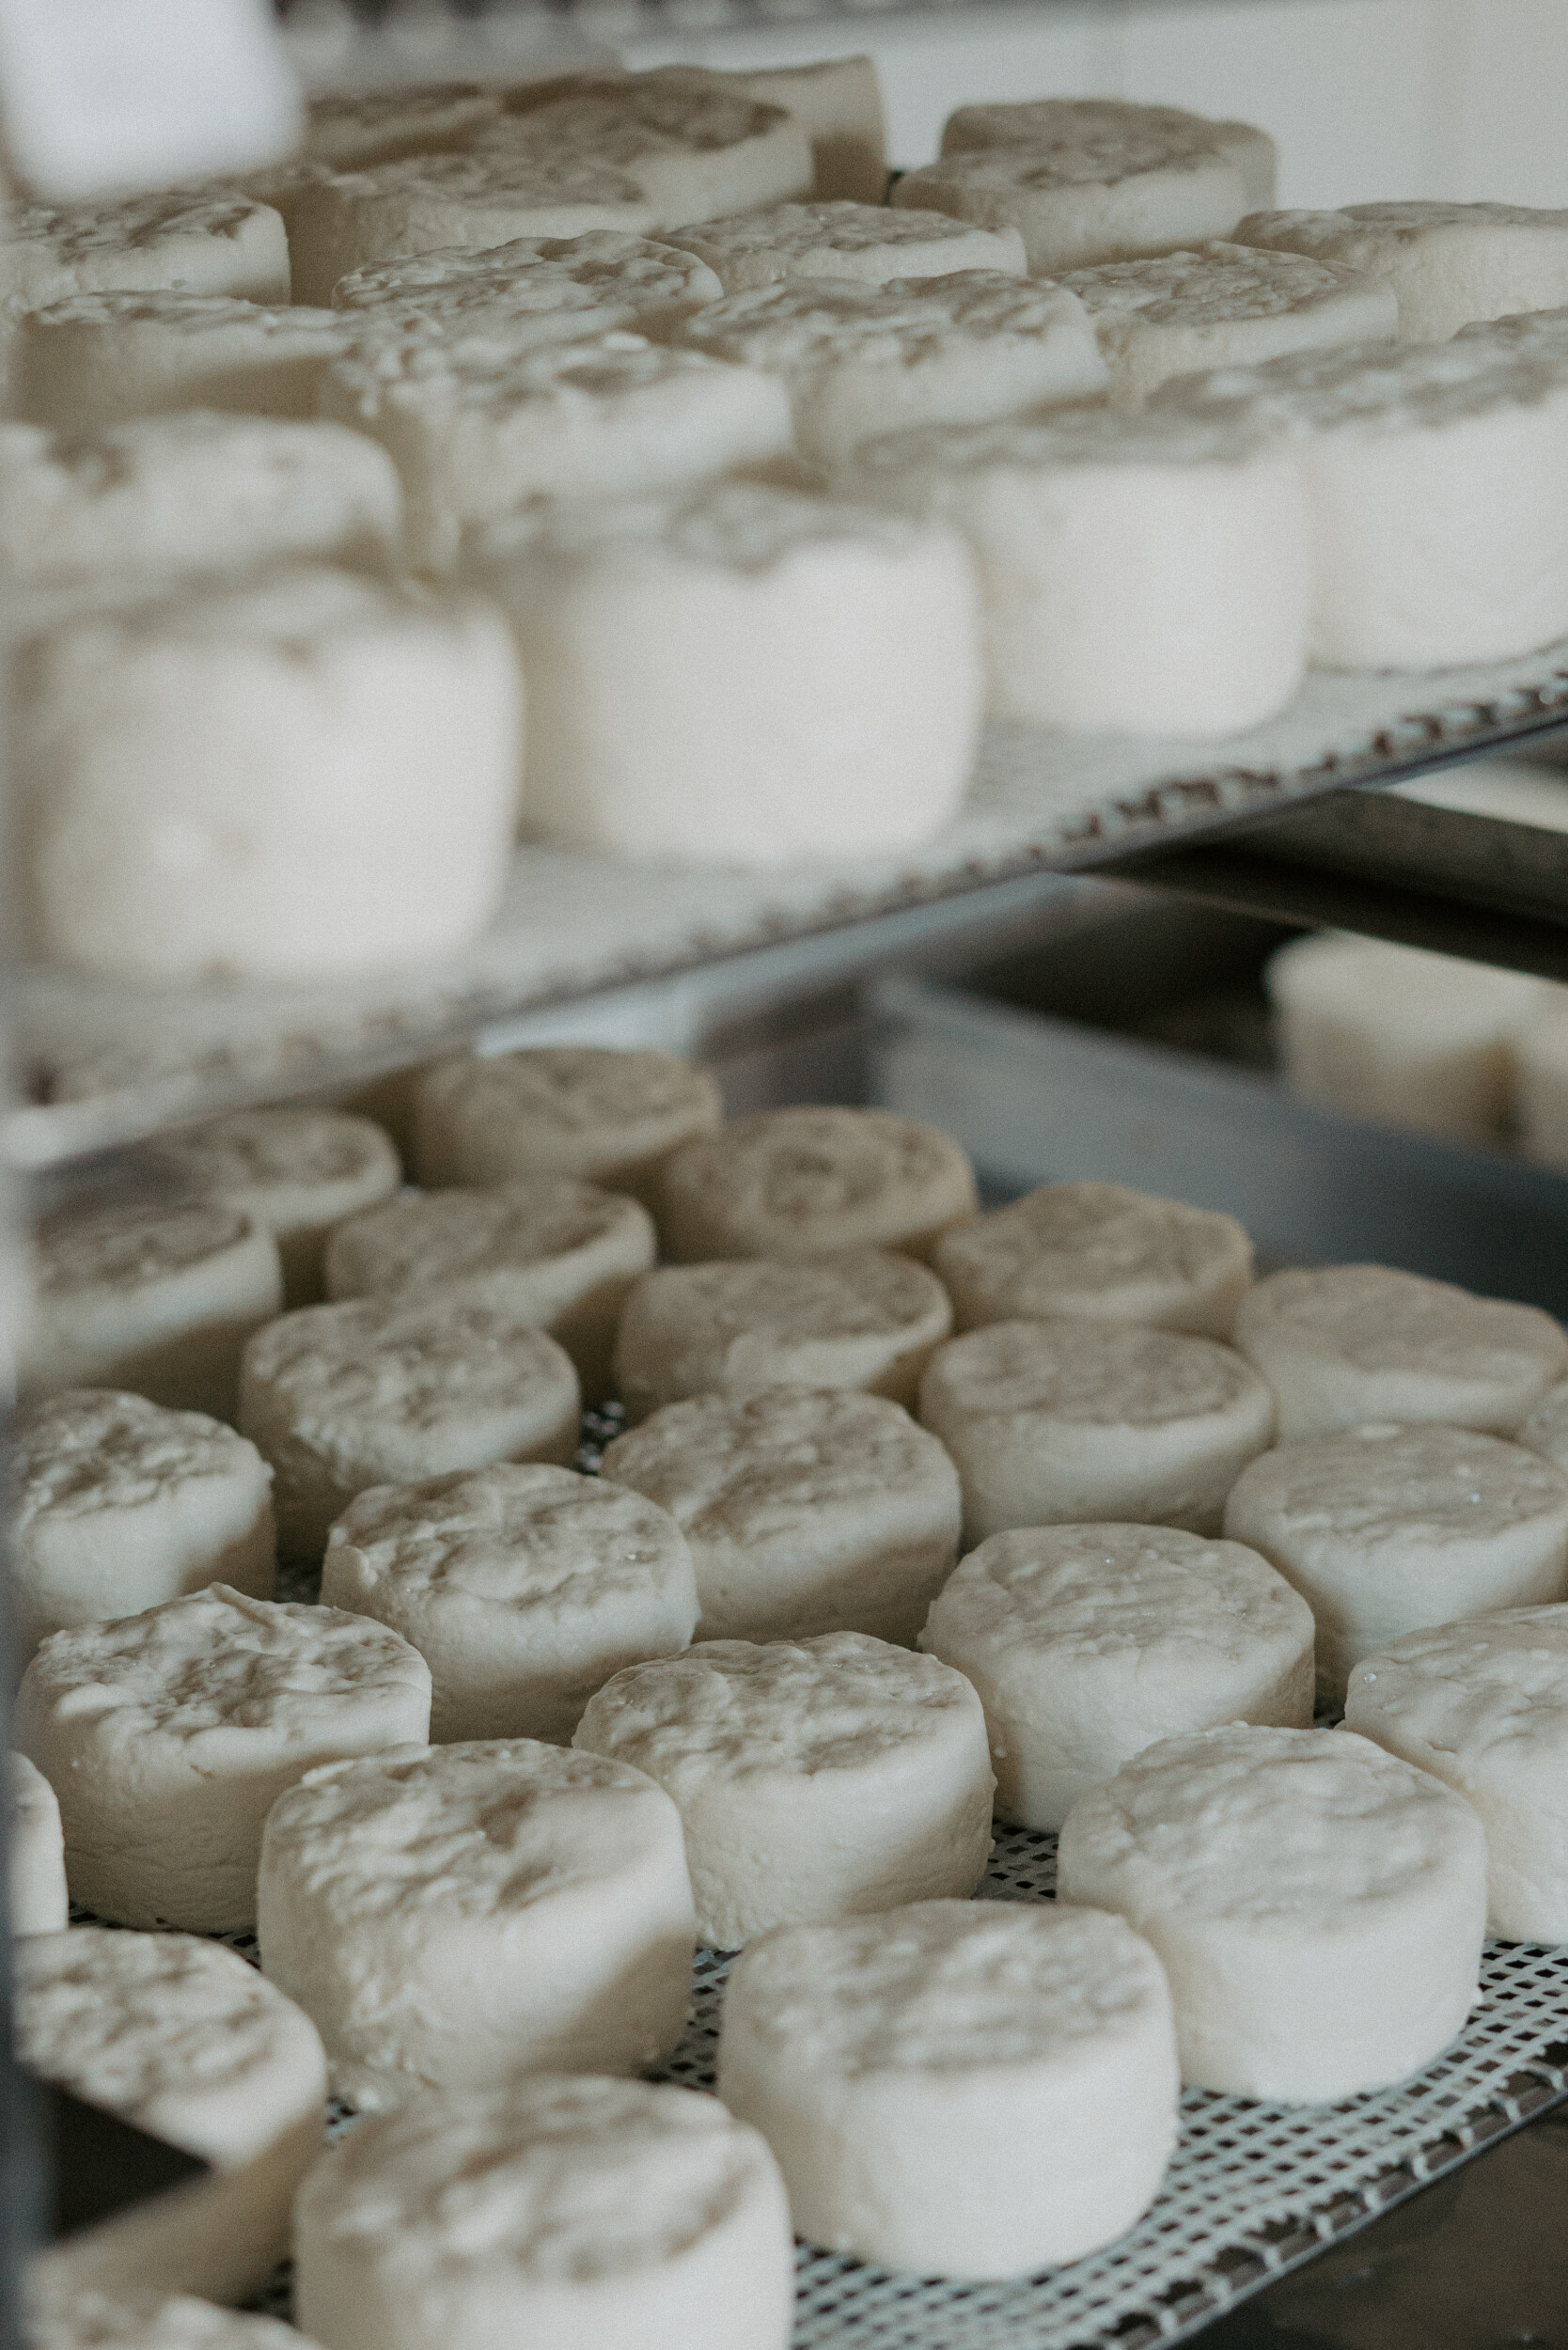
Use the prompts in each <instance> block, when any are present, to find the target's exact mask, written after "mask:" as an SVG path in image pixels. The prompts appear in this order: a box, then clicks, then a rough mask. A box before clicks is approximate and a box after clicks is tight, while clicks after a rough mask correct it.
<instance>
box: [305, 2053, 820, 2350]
mask: <svg viewBox="0 0 1568 2350" xmlns="http://www.w3.org/2000/svg"><path fill="white" fill-rule="evenodd" d="M792 2254H793V2248H792V2244H791V2241H790V2218H789V2211H788V2207H787V2205H786V2203H785V2200H784V2189H783V2187H782V2186H781V2185H780V2183H779V2178H778V2173H777V2170H776V2169H775V2167H774V2163H773V2160H772V2158H771V2156H770V2155H769V2154H768V2151H767V2148H766V2147H765V2146H764V2145H763V2143H762V2141H761V2139H760V2138H759V2137H758V2136H757V2134H756V2132H755V2131H753V2130H749V2129H746V2128H745V2127H744V2126H743V2125H742V2124H740V2123H736V2122H733V2121H731V2120H730V2118H729V2115H728V2114H727V2113H726V2112H725V2110H724V2108H723V2107H722V2106H720V2105H719V2104H718V2103H717V2102H716V2101H715V2100H714V2099H713V2098H712V2097H702V2096H698V2095H697V2094H696V2093H695V2092H693V2091H691V2090H687V2089H672V2088H665V2087H658V2088H655V2087H653V2086H651V2084H650V2083H648V2082H646V2081H607V2080H555V2079H552V2080H541V2081H531V2082H528V2083H526V2084H525V2085H524V2086H522V2087H520V2088H517V2089H513V2090H510V2091H507V2092H501V2093H498V2094H497V2093H491V2094H488V2095H485V2094H480V2095H471V2096H465V2097H463V2098H462V2099H461V2100H459V2099H455V2098H454V2099H449V2100H448V2099H437V2098H431V2099H427V2100H422V2101H421V2102H420V2103H419V2104H418V2105H416V2106H415V2107H412V2108H411V2109H410V2110H409V2111H407V2112H406V2113H401V2114H398V2115H395V2116H388V2117H387V2118H386V2119H384V2120H381V2121H374V2122H370V2123H367V2124H366V2125H365V2126H364V2127H363V2128H362V2129H358V2130H355V2131H354V2132H353V2135H352V2137H350V2138H349V2139H346V2140H344V2141H343V2142H342V2144H340V2145H339V2146H338V2147H337V2148H336V2149H335V2150H334V2151H333V2153H332V2154H330V2155H329V2156H328V2158H327V2159H326V2160H325V2161H324V2162H322V2163H321V2165H320V2166H319V2168H318V2169H317V2170H316V2171H315V2173H314V2175H313V2176H312V2178H311V2180H310V2183H309V2185H308V2186H307V2187H306V2189H305V2192H304V2193H303V2195H302V2196H301V2198H300V2205H299V2234H298V2243H297V2248H296V2255H295V2258H296V2264H297V2265H296V2273H297V2277H298V2297H299V2306H300V2315H301V2318H302V2320H303V2322H304V2323H305V2324H306V2326H309V2327H310V2329H311V2331H312V2333H314V2334H316V2335H317V2336H318V2337H319V2339H320V2340H321V2343H322V2345H323V2350H495V2345H496V2344H497V2343H498V2342H527V2344H528V2346H529V2350H622V2345H625V2344H627V2343H631V2342H636V2343H638V2344H639V2345H640V2346H641V2350H785V2346H786V2344H787V2343H788V2342H789V2339H790V2315H791V2302H792V2294H793V2275H792V2269H793V2257H792Z"/></svg>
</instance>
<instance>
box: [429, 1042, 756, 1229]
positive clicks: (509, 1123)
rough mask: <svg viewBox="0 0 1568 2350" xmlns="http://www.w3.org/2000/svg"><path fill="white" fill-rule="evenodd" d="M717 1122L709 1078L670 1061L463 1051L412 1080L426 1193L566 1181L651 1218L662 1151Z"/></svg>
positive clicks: (579, 1052) (572, 1048) (550, 1051)
mask: <svg viewBox="0 0 1568 2350" xmlns="http://www.w3.org/2000/svg"><path fill="white" fill-rule="evenodd" d="M723 1115H724V1107H723V1104H722V1102H721V1101H720V1098H719V1089H718V1086H717V1083H716V1081H715V1080H714V1078H713V1075H712V1074H711V1073H710V1072H709V1071H708V1070H706V1069H700V1068H698V1066H697V1065H696V1063H695V1062H692V1061H686V1060H679V1059H677V1058H676V1056H675V1055H674V1054H673V1053H654V1052H641V1053H623V1052H612V1051H609V1050H606V1049H605V1048H604V1047H603V1046H594V1045H570V1044H557V1045H548V1044H547V1045H541V1046H538V1047H536V1048H535V1049H534V1050H533V1051H532V1052H523V1053H497V1054H494V1055H492V1056H489V1057H486V1058H480V1057H478V1056H477V1055H474V1054H466V1053H465V1054H461V1055H459V1056H457V1057H456V1058H453V1059H451V1060H444V1061H437V1062H436V1064H435V1066H434V1067H433V1068H431V1069H428V1070H426V1071H425V1073H424V1074H423V1075H422V1076H421V1078H420V1080H419V1084H418V1089H417V1093H416V1102H415V1144H414V1155H415V1166H416V1171H417V1174H418V1178H419V1181H420V1183H431V1184H439V1183H508V1182H510V1180H511V1178H512V1177H514V1176H543V1175H555V1176H572V1177H574V1178H575V1179H576V1180H577V1181H578V1182H580V1183H602V1184H603V1185H604V1189H605V1190H606V1191H619V1192H628V1193H630V1194H631V1196H632V1198H633V1199H640V1200H641V1201H642V1203H643V1205H644V1206H645V1207H647V1208H650V1209H652V1210H654V1211H655V1212H656V1211H657V1208H658V1203H659V1196H660V1191H661V1188H662V1183H663V1168H664V1164H665V1161H666V1159H667V1158H668V1156H669V1154H670V1152H672V1151H674V1150H676V1149H678V1148H679V1146H680V1145H681V1144H682V1142H689V1141H690V1140H691V1139H692V1138H693V1136H697V1135H706V1134H712V1133H713V1130H714V1129H715V1128H716V1127H717V1125H718V1123H719V1121H720V1120H721V1119H722V1117H723Z"/></svg>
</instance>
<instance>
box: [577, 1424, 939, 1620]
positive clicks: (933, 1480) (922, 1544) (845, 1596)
mask: <svg viewBox="0 0 1568 2350" xmlns="http://www.w3.org/2000/svg"><path fill="white" fill-rule="evenodd" d="M602 1473H603V1474H604V1476H605V1477H608V1478H613V1479H614V1480H615V1481H617V1483H619V1484H622V1485H630V1486H631V1487H633V1489H634V1490H635V1492H637V1493H641V1494H646V1495H647V1496H648V1497H649V1499H650V1500H651V1501H655V1502H657V1503H658V1504H659V1505H660V1507H661V1508H662V1509H665V1510H667V1511H668V1512H669V1513H670V1515H671V1516H672V1517H673V1519H674V1520H675V1523H676V1524H677V1525H678V1526H679V1527H680V1528H681V1530H682V1534H684V1536H685V1538H686V1541H687V1543H689V1544H690V1547H691V1554H692V1561H693V1565H694V1567H695V1570H696V1575H697V1591H698V1599H699V1601H700V1603H701V1610H702V1613H701V1618H700V1621H699V1622H698V1626H697V1636H698V1637H699V1638H701V1639H704V1640H713V1639H744V1640H769V1639H799V1638H803V1637H807V1636H808V1635H809V1634H811V1633H816V1632H870V1633H872V1634H874V1635H875V1636H876V1637H878V1638H879V1639H884V1640H892V1641H897V1642H900V1643H902V1644H903V1645H905V1646H908V1645H912V1644H913V1642H914V1640H915V1637H916V1635H917V1633H918V1631H919V1629H920V1626H921V1624H922V1623H923V1622H924V1621H925V1616H926V1610H927V1607H928V1606H929V1605H930V1603H931V1601H932V1599H933V1597H934V1596H935V1594H936V1592H937V1591H938V1590H940V1589H941V1586H942V1584H943V1583H944V1581H945V1580H946V1578H947V1577H948V1575H950V1574H951V1572H952V1569H953V1565H954V1562H955V1561H956V1559H957V1557H958V1528H959V1515H960V1499H959V1489H958V1473H957V1471H956V1470H955V1469H954V1467H953V1465H952V1463H951V1462H950V1461H949V1458H948V1456H947V1454H946V1452H945V1451H944V1450H943V1449H942V1447H941V1446H940V1445H939V1444H938V1443H937V1441H936V1439H935V1437H934V1436H930V1435H928V1434H926V1432H925V1431H924V1429H920V1428H917V1427H915V1426H914V1424H913V1422H912V1421H911V1420H910V1418H909V1417H908V1415H907V1413H905V1412H903V1411H902V1410H901V1409H900V1408H899V1406H898V1405H897V1404H896V1403H889V1402H886V1400H885V1399H884V1398H883V1397H881V1396H872V1395H855V1394H850V1393H846V1392H843V1391H842V1390H839V1391H837V1392H830V1393H827V1394H810V1393H803V1392H799V1391H795V1390H792V1389H789V1388H783V1387H779V1388H774V1389H772V1390H769V1391H767V1392H764V1393H763V1394H760V1395H748V1396H734V1397H731V1396H723V1395H698V1396H693V1397H691V1398H689V1399H688V1400H687V1401H686V1402H682V1403H669V1404H666V1406H665V1408H664V1410H663V1411H660V1412H655V1413H654V1415H653V1417H652V1418H651V1419H649V1420H645V1421H644V1423H643V1425H642V1426H641V1427H640V1428H638V1429H635V1430H634V1431H633V1432H632V1433H631V1434H628V1435H624V1436H618V1437H617V1438H616V1440H615V1442H614V1443H613V1444H612V1445H610V1446H608V1447H607V1448H606V1450H605V1453H604V1463H603V1471H602Z"/></svg>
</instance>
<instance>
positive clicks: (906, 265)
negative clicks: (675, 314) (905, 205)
mask: <svg viewBox="0 0 1568 2350" xmlns="http://www.w3.org/2000/svg"><path fill="white" fill-rule="evenodd" d="M676 233H677V235H678V238H679V242H680V243H682V245H684V246H685V248H686V249H687V251H688V252H690V253H693V254H696V255H698V256H699V257H700V258H701V259H702V260H703V261H705V262H706V263H707V265H708V267H709V268H710V269H711V270H713V271H715V272H716V273H717V275H718V278H719V280H720V282H721V283H722V287H723V290H724V291H725V292H726V293H745V292H746V291H747V290H749V289H751V288H753V287H756V286H771V285H775V284H776V283H778V282H779V281H780V280H781V279H784V278H796V277H838V278H853V279H854V280H855V282H856V283H857V284H861V285H868V286H880V285H883V284H885V283H886V280H887V279H888V278H890V277H918V278H926V277H947V276H950V275H951V274H952V273H953V272H954V271H955V270H969V269H983V270H1003V271H1011V272H1015V273H1020V274H1021V273H1022V271H1023V267H1024V241H1023V239H1022V238H1021V237H1020V236H1019V234H1018V232H1017V230H1016V229H1013V228H1002V229H991V228H976V227H971V226H970V225H969V224H968V223H967V222H965V221H960V220H954V219H952V217H951V216H950V215H949V213H947V212H909V211H894V210H893V209H892V208H891V207H890V206H888V205H886V204H881V203H875V204H855V203H850V202H847V201H845V200H843V199H841V198H840V199H839V200H838V201H827V202H823V201H820V200H819V201H818V202H815V203H809V204H773V205H769V206H767V207H766V208H765V209H764V210H762V211H750V212H737V213H736V214H734V216H733V217H732V218H730V219H729V220H710V221H704V222H702V223H701V224H700V225H699V226H698V227H692V228H682V229H681V230H679V231H678V232H676Z"/></svg>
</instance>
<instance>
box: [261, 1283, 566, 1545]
mask: <svg viewBox="0 0 1568 2350" xmlns="http://www.w3.org/2000/svg"><path fill="white" fill-rule="evenodd" d="M580 1408H581V1396H580V1392H579V1389H578V1386H577V1374H576V1372H575V1371H573V1369H572V1357H571V1356H570V1355H568V1354H567V1353H566V1351H565V1349H564V1348H563V1347H560V1346H557V1343H556V1341H555V1340H554V1339H552V1338H548V1337H546V1335H545V1333H544V1332H543V1331H542V1330H537V1329H535V1328H534V1326H533V1324H532V1323H531V1321H529V1320H528V1319H527V1318H526V1317H525V1315H523V1314H521V1313H520V1312H519V1311H518V1310H517V1308H516V1307H515V1306H514V1305H513V1304H512V1303H511V1301H510V1299H508V1298H505V1297H498V1298H495V1299H494V1300H490V1299H487V1300H483V1301H481V1300H479V1299H478V1298H476V1297H464V1298H462V1299H459V1300H458V1301H456V1302H455V1303H453V1302H450V1301H448V1300H447V1298H446V1297H445V1296H443V1295H442V1294H440V1293H435V1294H426V1293H421V1292H418V1291H416V1292H415V1293H414V1294H413V1295H411V1296H408V1297H386V1298H382V1297H366V1298H354V1299H351V1300H349V1301H348V1302H346V1303H344V1304H342V1305H337V1306H304V1307H301V1308H300V1309H299V1311H298V1312H297V1313H291V1314H285V1315H283V1316H282V1317H281V1318H280V1319H279V1320H278V1321H276V1322H274V1323H272V1324H270V1325H269V1326H268V1328H266V1329H265V1330H261V1331H259V1332H258V1334H257V1336H256V1338H255V1339H254V1340H252V1342H251V1344H250V1345H249V1346H248V1347H247V1348H246V1350H245V1357H244V1362H243V1368H242V1371H241V1385H240V1425H241V1427H242V1428H243V1430H244V1432H245V1434H246V1435H248V1436H249V1437H250V1438H251V1440H252V1442H253V1443H254V1444H255V1445H256V1446H257V1448H258V1449H259V1451H260V1453H261V1455H262V1457H263V1458H264V1459H265V1460H268V1461H270V1462H271V1463H272V1465H273V1470H274V1478H275V1484H274V1508H275V1510H276V1512H277V1535H278V1545H279V1549H280V1550H281V1552H282V1555H283V1556H284V1557H285V1558H286V1559H314V1558H320V1556H321V1552H322V1550H323V1549H324V1548H325V1545H326V1539H327V1533H328V1530H329V1529H330V1528H331V1526H332V1522H333V1520H334V1519H335V1518H337V1517H338V1516H339V1515H340V1514H341V1513H342V1512H343V1511H344V1510H346V1509H347V1508H348V1505H349V1503H350V1502H351V1501H352V1500H353V1497H354V1496H355V1494H359V1493H363V1492H364V1491H365V1489H366V1487H367V1486H368V1485H412V1484H416V1483H417V1482H418V1481H419V1480H420V1479H422V1478H427V1477H443V1476H446V1475H447V1474H449V1473H450V1472H452V1471H454V1470H457V1469H474V1468H484V1467H485V1466H487V1465H488V1464H489V1463H490V1462H492V1461H556V1462H560V1463H563V1464H564V1463H567V1462H570V1461H571V1460H572V1458H573V1456H574V1455H575V1453H576V1449H577V1430H578V1420H579V1417H580Z"/></svg>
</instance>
